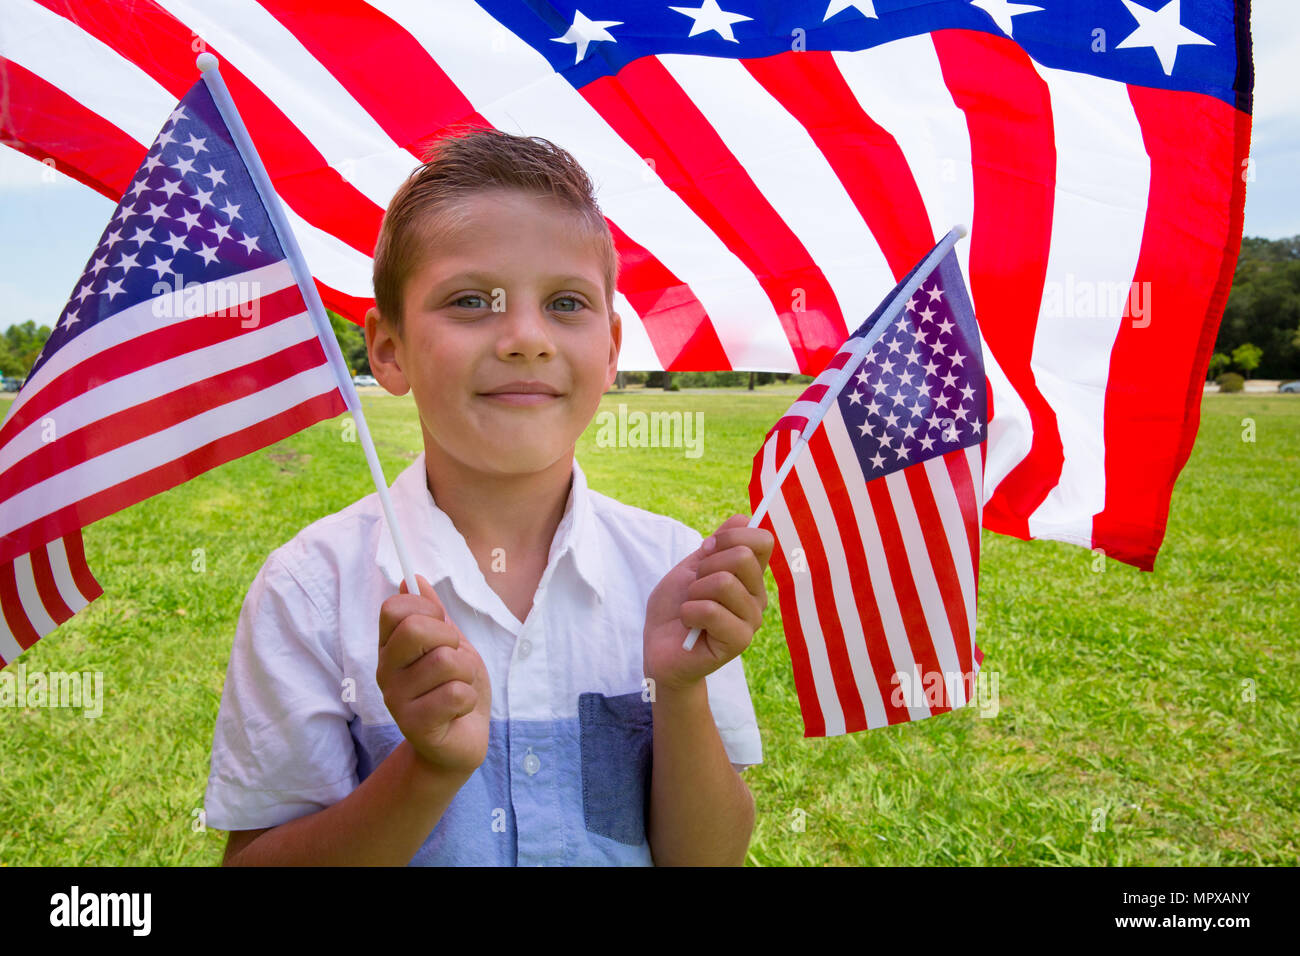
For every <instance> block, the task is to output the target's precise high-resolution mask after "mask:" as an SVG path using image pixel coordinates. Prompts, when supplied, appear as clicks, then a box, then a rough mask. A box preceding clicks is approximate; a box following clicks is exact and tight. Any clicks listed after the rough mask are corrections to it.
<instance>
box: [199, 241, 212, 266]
mask: <svg viewBox="0 0 1300 956" xmlns="http://www.w3.org/2000/svg"><path fill="white" fill-rule="evenodd" d="M196 255H200V256H202V257H203V262H204V263H205V264H206V265H212V263H213V262H214V261H215V260H216V258H217V247H216V246H200V248H199V250H198V252H197V253H196Z"/></svg>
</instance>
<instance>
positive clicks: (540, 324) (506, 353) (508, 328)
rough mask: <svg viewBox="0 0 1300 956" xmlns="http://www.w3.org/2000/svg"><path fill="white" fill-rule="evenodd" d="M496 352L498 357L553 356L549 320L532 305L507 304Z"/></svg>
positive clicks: (530, 357)
mask: <svg viewBox="0 0 1300 956" xmlns="http://www.w3.org/2000/svg"><path fill="white" fill-rule="evenodd" d="M500 328H501V337H500V338H499V339H498V342H497V352H498V354H499V355H500V357H501V358H512V357H515V358H517V357H520V356H522V357H523V358H526V359H533V358H543V357H546V356H548V355H554V354H555V341H554V340H553V339H552V337H551V328H550V317H549V316H548V315H547V314H546V312H545V310H543V309H542V308H540V307H539V306H535V305H520V304H508V305H507V306H506V311H505V314H504V315H503V316H502V322H501V324H500Z"/></svg>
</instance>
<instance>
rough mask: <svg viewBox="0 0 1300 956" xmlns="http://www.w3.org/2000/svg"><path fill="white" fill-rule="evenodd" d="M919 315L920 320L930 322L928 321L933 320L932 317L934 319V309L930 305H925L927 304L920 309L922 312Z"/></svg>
mask: <svg viewBox="0 0 1300 956" xmlns="http://www.w3.org/2000/svg"><path fill="white" fill-rule="evenodd" d="M920 315H921V321H923V322H930V321H933V319H934V309H932V308H930V307H929V306H928V305H927V306H926V307H925V309H924V310H922V312H921V313H920Z"/></svg>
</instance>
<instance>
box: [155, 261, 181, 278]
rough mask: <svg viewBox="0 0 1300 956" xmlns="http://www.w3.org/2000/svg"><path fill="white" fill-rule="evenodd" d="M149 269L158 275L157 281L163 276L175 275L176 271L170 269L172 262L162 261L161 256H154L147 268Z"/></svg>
mask: <svg viewBox="0 0 1300 956" xmlns="http://www.w3.org/2000/svg"><path fill="white" fill-rule="evenodd" d="M149 268H150V269H152V270H154V272H156V273H158V278H159V279H161V278H162V277H163V276H164V275H167V274H169V273H170V274H172V275H175V272H176V270H174V269H173V268H172V260H170V259H164V258H163V257H162V256H154V257H153V264H152V265H151V266H149Z"/></svg>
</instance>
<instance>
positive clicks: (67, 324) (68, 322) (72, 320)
mask: <svg viewBox="0 0 1300 956" xmlns="http://www.w3.org/2000/svg"><path fill="white" fill-rule="evenodd" d="M79 321H81V320H80V319H78V318H77V313H75V312H69V313H68V314H67V315H65V316H64V317H63V322H62V325H63V327H64V328H65V329H70V328H72V326H73V325H75V324H76V323H77V322H79Z"/></svg>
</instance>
